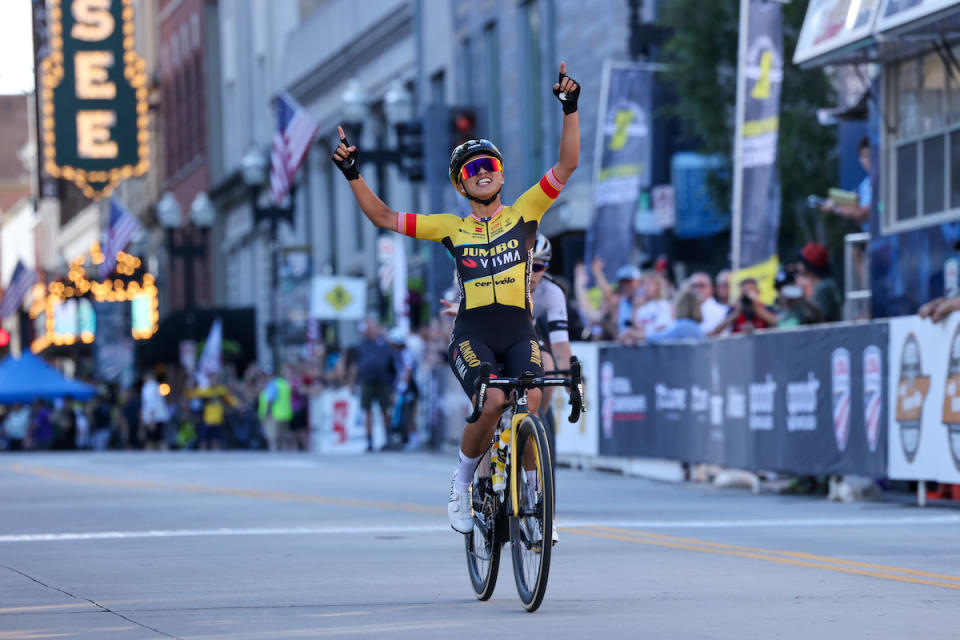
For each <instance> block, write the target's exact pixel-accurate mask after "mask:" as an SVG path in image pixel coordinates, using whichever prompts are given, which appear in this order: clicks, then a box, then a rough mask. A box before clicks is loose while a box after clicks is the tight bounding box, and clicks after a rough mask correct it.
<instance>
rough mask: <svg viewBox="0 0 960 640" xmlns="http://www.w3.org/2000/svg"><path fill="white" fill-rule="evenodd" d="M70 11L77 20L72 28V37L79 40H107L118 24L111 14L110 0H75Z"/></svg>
mask: <svg viewBox="0 0 960 640" xmlns="http://www.w3.org/2000/svg"><path fill="white" fill-rule="evenodd" d="M70 12H71V13H72V14H73V18H74V19H75V20H76V22H75V23H74V24H73V28H72V29H71V30H70V37H72V38H76V39H77V40H85V41H87V42H100V41H102V40H106V39H107V38H108V37H110V34H112V33H113V28H114V27H115V26H116V24H115V23H114V20H113V16H112V15H111V14H110V0H73V2H72V3H71V5H70Z"/></svg>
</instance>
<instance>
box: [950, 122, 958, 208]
mask: <svg viewBox="0 0 960 640" xmlns="http://www.w3.org/2000/svg"><path fill="white" fill-rule="evenodd" d="M950 208H951V209H958V208H960V131H954V132H953V133H951V134H950Z"/></svg>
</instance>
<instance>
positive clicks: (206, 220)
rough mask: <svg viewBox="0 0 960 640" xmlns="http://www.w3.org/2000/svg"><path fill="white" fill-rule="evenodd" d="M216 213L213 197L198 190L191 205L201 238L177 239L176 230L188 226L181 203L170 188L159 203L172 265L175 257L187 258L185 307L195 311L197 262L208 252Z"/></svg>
mask: <svg viewBox="0 0 960 640" xmlns="http://www.w3.org/2000/svg"><path fill="white" fill-rule="evenodd" d="M216 215H217V212H216V210H215V209H214V208H213V203H212V202H211V201H210V197H209V196H208V195H207V194H206V193H205V192H202V191H201V192H200V193H198V194H197V195H196V197H195V198H194V199H193V202H192V203H191V205H190V222H192V223H193V226H195V227H197V228H199V229H200V241H199V242H197V241H194V240H193V239H192V238H191V239H189V240H188V239H186V238H185V237H181V238H180V242H177V241H176V237H175V235H174V230H176V229H179V230H180V231H181V233H182V232H185V231H186V230H187V228H188V227H186V225H184V220H183V212H182V210H181V209H180V204H179V203H178V202H177V199H176V197H174V195H173V194H172V193H170V192H169V191H167V192H165V193H164V194H163V197H162V198H161V199H160V202H158V203H157V217H158V218H159V219H160V224H161V225H162V226H163V227H164V228H165V229H166V232H167V250H168V251H169V252H170V258H171V268H172V266H173V265H172V259H173V258H175V257H179V258H181V259H183V275H184V283H183V286H184V308H185V309H186V310H187V311H192V310H193V309H194V308H195V307H196V282H195V278H194V273H193V272H194V269H193V262H194V260H196V259H198V258H200V259H202V258H204V257H205V256H206V254H207V233H208V231H209V228H210V226H211V225H213V221H214V219H215V218H216ZM191 235H192V234H191Z"/></svg>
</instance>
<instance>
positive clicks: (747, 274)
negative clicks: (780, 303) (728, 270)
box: [730, 254, 780, 304]
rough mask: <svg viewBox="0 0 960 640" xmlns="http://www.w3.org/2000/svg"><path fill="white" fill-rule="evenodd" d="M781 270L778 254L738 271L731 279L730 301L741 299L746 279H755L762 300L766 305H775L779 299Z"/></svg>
mask: <svg viewBox="0 0 960 640" xmlns="http://www.w3.org/2000/svg"><path fill="white" fill-rule="evenodd" d="M779 270H780V259H779V258H778V257H777V256H776V254H774V255H772V256H770V257H769V258H767V259H766V260H764V261H763V262H759V263H757V264H755V265H753V266H750V267H745V268H743V269H738V270H737V271H736V272H735V273H734V274H733V277H731V278H730V300H736V299H737V298H739V297H740V282H741V281H743V280H744V279H745V278H753V279H754V280H756V281H757V284H758V285H759V286H760V300H761V301H762V302H763V303H764V304H773V303H774V301H776V299H777V289H776V282H777V272H778V271H779Z"/></svg>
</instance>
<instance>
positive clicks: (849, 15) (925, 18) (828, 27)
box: [793, 0, 960, 68]
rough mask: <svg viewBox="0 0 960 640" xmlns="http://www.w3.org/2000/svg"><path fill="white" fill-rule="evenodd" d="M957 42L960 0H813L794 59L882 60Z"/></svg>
mask: <svg viewBox="0 0 960 640" xmlns="http://www.w3.org/2000/svg"><path fill="white" fill-rule="evenodd" d="M932 41H940V42H948V43H953V42H960V0H812V1H811V2H810V6H809V7H808V9H807V15H806V16H805V17H804V20H803V28H802V29H801V31H800V37H799V39H798V40H797V48H796V50H795V51H794V54H793V62H794V64H797V65H799V66H801V67H804V68H807V67H819V66H823V65H827V64H851V63H865V62H885V61H888V60H893V59H896V58H902V57H907V56H911V55H916V54H919V53H922V52H924V51H929V50H930V47H931V42H932Z"/></svg>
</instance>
